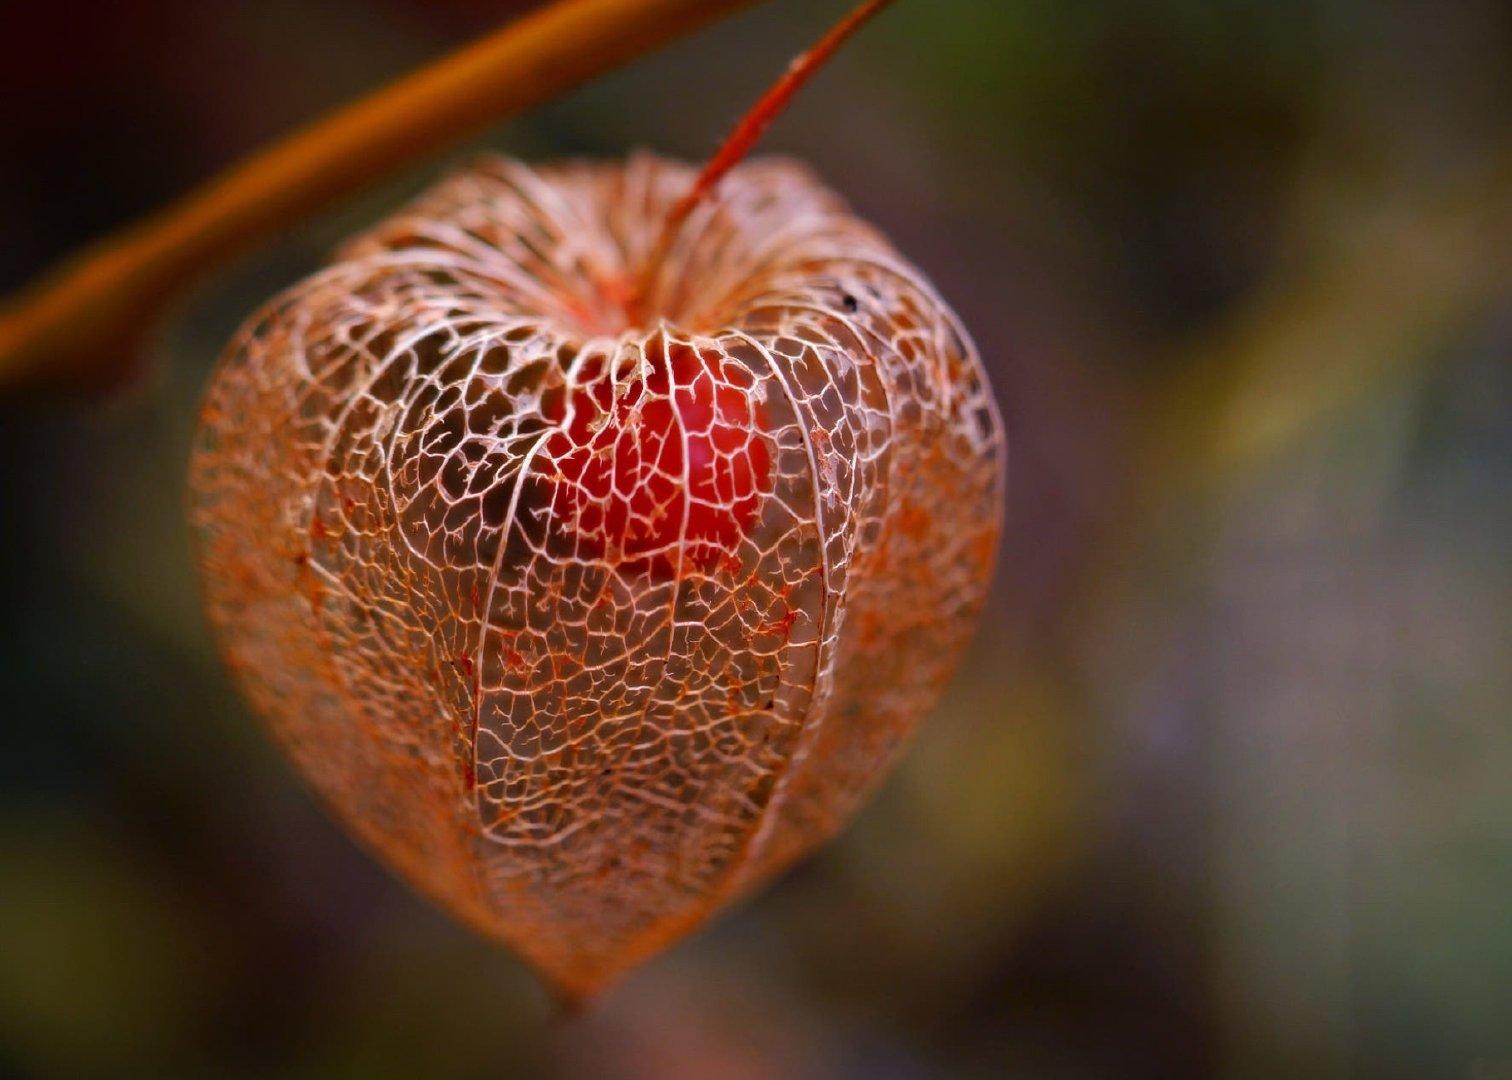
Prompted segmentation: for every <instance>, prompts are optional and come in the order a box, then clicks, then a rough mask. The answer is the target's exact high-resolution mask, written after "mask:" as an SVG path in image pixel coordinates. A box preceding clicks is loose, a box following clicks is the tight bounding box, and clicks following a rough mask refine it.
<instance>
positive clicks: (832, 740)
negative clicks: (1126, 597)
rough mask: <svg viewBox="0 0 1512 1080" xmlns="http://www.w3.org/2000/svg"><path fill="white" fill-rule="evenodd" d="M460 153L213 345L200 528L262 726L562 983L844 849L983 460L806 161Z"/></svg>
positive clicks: (982, 491)
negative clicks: (833, 845) (722, 169)
mask: <svg viewBox="0 0 1512 1080" xmlns="http://www.w3.org/2000/svg"><path fill="white" fill-rule="evenodd" d="M693 179H694V174H693V172H692V170H689V169H688V168H686V167H684V166H682V165H680V164H674V163H671V162H667V161H663V160H660V159H657V158H653V157H650V156H637V157H634V158H632V159H630V160H629V161H628V162H625V163H614V164H569V165H564V166H559V167H553V168H545V169H540V170H532V169H530V168H527V167H525V166H523V165H520V164H516V163H513V162H509V161H504V160H497V159H495V160H488V161H484V162H482V163H481V164H479V165H477V166H476V167H474V168H471V169H468V170H466V171H463V172H461V173H459V174H457V175H455V176H453V177H451V178H450V179H447V180H445V181H444V182H442V183H441V184H439V185H438V186H437V187H436V188H435V189H433V190H432V191H430V192H429V193H428V194H426V195H424V196H422V197H421V198H420V199H419V200H418V201H417V202H416V203H414V204H413V205H412V206H410V207H409V208H408V209H406V210H405V211H403V212H401V213H399V214H398V215H396V216H395V217H393V218H392V219H390V220H388V221H386V222H384V223H382V224H380V225H379V226H378V227H377V228H375V229H373V230H372V231H371V232H369V233H368V234H366V235H364V236H362V237H359V238H358V239H357V240H355V241H354V242H352V243H350V244H349V245H348V246H347V247H346V248H345V250H344V251H342V252H341V253H340V257H339V258H338V259H337V261H336V262H335V263H334V265H332V266H331V267H330V268H328V269H326V270H324V271H323V272H321V273H319V274H317V275H315V276H314V277H312V278H310V279H309V280H307V281H305V282H304V283H303V284H301V285H298V286H296V287H295V288H293V289H292V290H290V291H288V292H287V293H285V294H284V295H282V296H281V297H279V298H278V299H277V300H275V301H274V302H273V303H272V304H271V305H270V306H269V307H267V308H266V309H265V310H264V311H262V312H261V313H260V314H258V315H257V316H256V317H255V318H254V319H252V321H251V322H249V323H248V324H247V325H246V326H245V327H244V328H243V329H242V331H241V332H240V333H239V334H238V336H237V338H236V339H235V341H234V342H233V343H232V345H231V347H230V350H229V352H228V353H227V355H226V356H225V357H224V359H223V360H222V361H221V363H220V365H219V367H218V369H217V370H216V372H215V374H214V376H213V378H212V381H211V383H210V387H209V390H208V393H207V396H206V400H205V404H204V407H203V412H202V416H201V421H200V427H199V432H198V437H197V442H196V447H195V450H194V454H193V460H192V468H191V471H192V476H191V489H192V513H193V521H194V525H195V528H196V531H197V534H198V539H199V544H200V556H201V561H202V571H203V578H204V583H205V591H206V597H207V604H208V608H209V612H210V616H211V620H212V622H213V624H214V626H215V628H216V630H217V632H218V635H219V638H220V642H221V645H222V647H223V649H224V652H225V655H226V657H227V659H228V662H229V664H230V665H231V667H232V668H233V669H234V671H235V672H236V673H237V675H238V678H239V680H240V682H241V685H242V687H243V688H244V690H245V692H246V693H247V695H248V696H249V697H250V699H251V700H252V702H253V704H254V705H255V707H256V708H257V710H258V711H259V712H260V713H261V714H263V715H264V716H265V717H266V718H267V719H268V721H269V722H270V724H271V725H272V727H273V729H274V731H275V733H276V735H277V737H278V739H279V741H280V742H281V743H282V744H283V746H284V747H285V748H286V749H287V751H288V753H289V754H290V756H291V757H292V758H293V760H294V761H295V762H296V764H297V765H298V766H299V768H300V769H301V770H302V771H303V772H304V774H305V775H306V776H307V777H308V778H309V780H310V781H311V783H312V784H313V785H314V786H315V788H316V789H317V790H318V791H319V792H320V793H321V795H322V796H323V797H324V798H325V799H326V801H327V802H329V804H330V805H331V806H332V807H333V808H334V809H335V810H336V812H337V813H338V814H339V815H340V816H341V818H342V819H343V820H344V821H345V822H346V823H347V824H348V825H349V826H350V827H351V828H352V829H353V830H354V831H355V832H356V833H357V834H358V835H359V836H361V837H362V838H363V839H364V840H365V841H366V842H367V843H368V844H369V845H370V846H371V847H372V848H373V849H375V850H376V851H377V852H378V853H379V854H380V855H381V856H382V857H383V858H385V859H386V860H387V861H388V862H389V863H391V864H392V865H393V866H395V867H396V868H397V869H398V870H399V871H400V872H401V873H402V874H403V875H404V876H405V877H407V878H408V879H409V880H410V881H411V882H412V883H413V884H415V885H416V886H417V887H418V888H420V889H421V890H423V891H424V892H426V893H428V894H429V895H430V896H432V897H434V898H435V899H436V900H438V901H439V902H441V903H442V904H444V905H445V906H446V907H447V908H449V909H450V910H452V911H453V912H455V913H456V914H458V915H459V916H461V917H462V918H464V919H465V920H467V921H468V922H469V923H471V924H472V925H474V926H476V927H477V928H478V929H480V930H481V931H483V932H484V933H486V934H488V935H490V936H492V937H495V938H497V939H500V940H502V941H504V942H507V943H508V944H509V945H510V946H512V947H513V948H514V949H515V950H517V951H518V952H520V953H521V954H523V955H524V956H525V957H527V958H528V959H529V960H530V961H532V962H533V963H534V964H535V965H536V966H537V967H538V968H539V969H541V970H542V971H543V972H544V973H545V974H546V975H547V976H548V977H550V978H551V979H552V980H553V981H554V982H555V983H557V984H558V985H559V986H560V987H561V988H563V990H564V991H565V992H567V993H569V994H574V995H581V994H586V993H589V992H591V991H592V990H594V989H595V988H597V987H598V986H600V985H602V984H603V982H604V981H605V980H606V979H608V978H610V977H612V976H613V975H615V974H616V973H618V972H620V971H622V970H624V969H625V968H627V967H629V966H630V965H632V964H634V963H636V962H638V961H639V960H641V959H643V958H645V957H646V956H647V955H649V954H651V953H653V952H654V951H656V950H658V949H660V948H662V947H663V946H665V945H666V944H667V943H668V942H669V941H671V940H673V939H674V938H676V937H678V936H679V935H681V934H684V933H686V932H687V931H688V930H690V929H691V928H692V927H694V926H696V925H697V924H699V923H700V922H701V921H703V920H704V919H705V918H706V917H707V916H708V915H709V914H710V913H711V912H712V911H714V910H715V909H717V908H718V907H720V906H721V905H723V904H724V903H726V902H728V901H730V900H731V899H732V898H735V897H737V896H739V895H740V894H742V893H743V892H746V891H747V890H749V889H750V888H751V887H753V886H754V885H756V884H758V883H759V882H761V881H763V880H764V879H766V878H769V877H770V876H771V875H772V874H774V873H776V872H777V871H779V870H781V869H782V868H783V867H784V866H786V865H788V864H789V863H791V862H792V861H793V860H794V859H795V858H797V857H798V856H800V855H802V854H803V853H805V852H806V851H808V850H810V849H812V848H813V847H814V846H815V845H816V844H818V843H820V842H822V841H823V840H825V839H826V838H828V837H829V836H831V835H832V834H833V833H834V832H835V831H836V830H837V829H838V828H839V827H840V826H841V825H842V824H843V823H844V822H845V821H846V820H847V818H848V817H849V816H850V815H851V814H852V812H853V811H854V810H855V808H856V806H857V804H858V802H859V801H860V800H861V799H862V798H863V797H864V796H865V794H866V793H867V792H868V791H869V790H870V789H871V788H872V787H873V785H874V784H875V783H876V782H877V781H878V780H879V779H880V778H881V777H882V776H883V775H884V774H885V772H886V771H887V769H888V768H889V766H890V765H891V763H892V762H893V760H894V758H895V756H896V752H897V750H898V747H899V745H900V743H901V742H902V741H903V739H904V738H905V736H906V735H907V734H908V733H909V731H910V730H911V729H912V727H913V726H914V724H915V722H916V721H917V720H918V719H919V718H920V717H921V716H922V715H923V714H924V713H925V712H926V711H927V710H928V709H929V708H930V707H931V705H932V704H933V703H934V701H935V700H936V698H937V696H938V694H939V693H940V691H941V688H942V686H943V684H944V683H945V681H946V679H947V678H948V676H949V674H950V672H951V671H952V669H953V667H954V665H955V663H956V660H957V658H958V656H959V654H960V652H961V649H962V647H963V645H964V643H965V641H966V639H967V637H968V636H969V634H970V632H971V630H972V628H973V625H974V622H975V619H976V615H977V613H978V610H979V609H980V607H981V604H982V601H983V594H984V591H985V588H986V585H987V581H988V577H989V573H990V569H991V566H992V563H993V556H994V550H995V546H996V541H997V537H998V530H999V519H1000V505H1001V498H1002V484H1003V454H1002V434H1001V429H1000V425H999V421H998V418H997V414H996V412H995V409H994V406H993V402H992V399H991V397H990V394H989V391H988V389H987V386H986V384H985V381H984V377H983V372H982V368H981V365H980V363H979V361H978V358H977V355H976V353H975V350H974V348H973V346H972V344H971V342H970V340H969V339H968V338H967V336H966V334H965V333H964V331H963V330H962V328H961V327H960V325H959V324H958V322H957V321H956V319H955V317H954V316H953V315H952V313H951V312H950V310H949V309H948V308H947V307H946V306H945V304H944V303H943V301H941V299H940V298H939V297H938V296H937V295H936V293H935V291H934V290H933V289H932V288H931V286H930V285H929V284H928V282H927V281H926V280H925V279H924V278H923V276H922V275H921V274H920V273H919V272H918V271H917V270H916V269H914V268H913V267H912V266H910V265H909V264H908V263H906V262H905V261H903V260H902V259H901V258H900V257H899V255H898V254H897V253H896V252H895V251H894V250H893V248H892V247H891V245H890V244H889V243H888V242H887V240H886V239H884V238H883V237H882V236H881V235H880V234H879V233H878V232H877V231H876V230H874V229H872V228H870V227H869V226H867V225H865V224H863V223H862V222H860V221H858V220H856V219H855V218H854V217H852V216H851V215H850V214H849V213H848V212H847V211H846V209H845V207H844V206H843V204H842V203H841V201H840V200H839V199H838V198H837V197H836V196H835V195H833V194H831V193H830V192H829V191H828V190H826V189H825V188H824V187H822V186H821V185H820V184H819V183H818V182H816V181H815V180H814V179H813V177H812V176H811V175H810V174H809V173H808V172H806V171H805V170H804V169H802V168H801V167H799V166H797V165H794V164H791V163H786V162H774V161H761V162H755V163H751V164H747V165H744V166H741V167H739V168H737V169H736V170H735V171H734V172H732V173H730V175H729V176H728V177H727V178H726V179H725V180H724V182H723V183H722V184H721V185H720V187H719V189H718V192H717V195H716V196H715V197H711V198H709V199H707V200H705V201H704V202H703V203H701V204H700V205H699V206H698V207H697V208H696V209H694V211H693V213H692V215H691V217H690V218H689V219H688V221H687V223H686V225H685V227H683V228H682V229H681V230H680V232H679V233H678V236H677V240H676V242H675V243H674V244H673V245H672V246H671V247H670V248H669V249H668V250H667V251H666V253H665V258H664V259H662V260H661V261H660V263H659V264H657V265H656V267H655V269H654V276H653V277H652V278H651V279H650V282H649V288H648V289H646V290H644V291H643V295H642V294H641V292H639V291H638V290H637V288H636V282H637V281H638V280H639V279H640V276H641V275H642V274H643V273H644V272H646V266H647V262H648V260H651V259H652V254H653V250H654V249H655V246H656V241H657V237H658V233H659V230H660V227H661V225H662V223H663V222H664V221H665V220H666V218H667V215H668V212H669V210H670V209H671V207H672V206H673V204H674V203H675V202H676V201H677V199H678V197H679V196H681V195H683V194H684V193H686V192H687V191H688V189H689V187H690V185H691V184H692V182H693Z"/></svg>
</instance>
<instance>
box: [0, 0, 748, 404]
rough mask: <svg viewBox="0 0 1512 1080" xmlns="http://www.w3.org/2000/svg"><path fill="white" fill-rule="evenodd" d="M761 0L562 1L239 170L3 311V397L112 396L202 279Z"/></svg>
mask: <svg viewBox="0 0 1512 1080" xmlns="http://www.w3.org/2000/svg"><path fill="white" fill-rule="evenodd" d="M753 2H754V0H557V2H555V3H552V4H550V5H548V6H547V7H546V8H544V9H543V10H541V11H539V12H535V13H533V14H531V15H527V16H526V17H524V18H523V19H520V20H519V21H517V22H515V23H513V24H511V25H509V26H507V27H505V28H504V29H502V30H500V31H498V32H497V33H494V34H492V35H490V36H489V37H486V38H484V39H483V40H481V41H478V42H476V43H474V44H472V45H470V46H467V47H465V48H463V49H462V50H460V51H459V52H457V53H454V54H453V55H451V56H449V57H447V58H445V59H443V60H441V61H439V62H437V63H435V64H433V65H431V66H430V67H427V68H424V69H423V70H421V71H419V72H416V73H415V74H413V75H410V76H408V77H406V78H404V79H401V80H400V81H398V82H396V83H394V84H392V85H390V86H388V87H385V88H384V89H382V90H379V91H377V92H376V93H374V94H373V95H371V96H369V97H367V98H364V99H362V100H361V101H358V102H356V103H355V104H353V105H350V106H347V107H346V108H344V109H342V110H340V111H339V112H337V113H335V114H334V115H332V116H330V117H328V118H326V119H324V120H321V121H318V122H316V123H314V124H312V125H311V126H309V127H307V128H304V129H302V130H300V131H298V132H296V133H295V134H293V135H291V136H289V137H288V138H285V139H284V140H282V141H280V142H277V143H275V144H274V145H272V146H271V147H269V148H267V149H266V150H263V151H261V152H260V153H257V154H255V155H254V156H252V157H251V158H249V159H247V160H246V161H244V162H242V163H241V164H239V165H237V166H234V167H233V168H231V169H230V170H228V171H226V172H224V173H222V174H221V175H220V176H218V177H216V178H215V179H213V180H211V181H210V182H209V183H208V184H206V185H205V186H204V187H203V188H201V189H200V190H198V191H197V192H195V193H193V194H191V195H189V196H188V197H186V198H184V199H182V200H181V201H179V202H177V203H175V204H173V205H172V206H170V207H168V208H167V209H165V210H163V211H161V212H159V213H158V214H156V215H154V216H152V217H150V218H148V219H146V220H144V221H142V222H140V223H138V224H136V225H134V226H132V227H131V228H128V229H126V230H124V231H122V232H119V233H116V234H115V235H113V236H110V237H107V238H106V239H104V240H102V241H99V242H97V243H96V244H94V245H93V246H91V247H89V248H87V249H85V250H84V251H82V252H81V253H79V254H78V255H76V256H74V257H73V258H72V259H70V260H69V261H67V262H65V263H64V264H63V265H61V266H59V267H57V268H55V269H53V270H52V271H50V272H49V273H48V274H46V275H45V276H44V277H43V278H41V279H40V280H39V281H37V282H36V283H34V284H33V285H31V286H30V287H29V288H27V289H25V290H23V291H22V292H21V293H20V294H18V295H17V296H15V297H13V298H11V299H10V300H9V302H8V303H7V304H6V305H5V306H4V307H3V308H0V391H4V390H11V389H16V388H18V387H27V386H37V385H48V384H51V385H69V386H78V385H89V386H94V387H100V386H109V385H112V384H114V383H116V382H118V381H119V380H120V379H121V377H122V376H123V375H124V374H125V373H126V372H127V371H129V370H130V367H131V361H132V359H133V355H134V354H135V353H136V351H137V349H138V346H139V344H140V341H141V338H142V336H143V334H144V333H145V332H146V331H147V330H148V329H149V328H150V327H151V325H152V323H153V322H154V320H155V319H156V318H157V317H158V315H160V314H161V312H162V311H163V309H164V307H165V306H166V305H167V304H168V303H169V302H170V301H171V300H172V299H173V298H174V297H175V296H176V295H177V294H178V293H179V291H180V290H181V289H182V288H183V287H184V286H185V285H187V284H188V283H189V282H191V281H192V280H193V279H194V278H195V277H196V276H197V275H198V274H200V273H202V272H203V271H205V270H207V269H209V268H210V267H212V266H214V265H215V264H217V263H218V262H221V261H222V260H224V259H226V258H227V257H228V256H230V255H232V254H234V253H235V252H237V251H239V250H241V249H243V248H245V247H247V246H248V245H250V244H251V243H253V242H254V241H256V240H258V239H259V238H261V237H264V236H267V235H268V234H269V233H271V232H273V231H275V230H276V229H278V228H279V227H280V226H285V225H288V224H290V223H292V222H296V221H298V220H300V219H301V218H302V217H304V216H305V215H307V214H309V213H310V212H312V211H313V210H315V209H317V208H319V207H321V206H323V205H325V204H327V203H329V202H330V201H332V200H334V199H336V198H337V197H339V196H341V195H345V194H347V193H349V192H351V191H353V190H355V189H357V188H359V187H361V186H362V185H363V184H365V183H367V182H369V181H371V180H373V179H376V178H378V177H381V176H383V175H384V174H386V173H388V172H391V171H392V170H393V169H395V168H397V167H398V166H400V165H403V164H404V163H406V162H409V161H413V160H415V159H416V158H419V157H422V156H423V155H425V154H427V153H431V152H433V151H436V150H439V149H441V148H443V147H445V146H447V145H449V144H451V143H452V142H454V141H456V140H457V139H459V138H462V137H464V136H466V135H469V134H472V133H473V132H475V131H477V130H478V129H480V128H482V127H485V126H486V125H488V124H491V123H497V122H498V121H500V120H502V119H504V118H506V117H509V116H513V115H516V114H518V113H520V112H522V111H524V110H525V109H527V108H529V107H531V106H533V105H537V104H540V103H542V102H544V101H548V100H550V99H551V98H553V97H555V96H557V95H559V94H561V93H563V92H564V91H566V90H568V89H570V88H571V87H573V86H576V85H578V84H580V83H582V82H585V81H587V80H588V79H591V78H593V77H594V76H595V75H599V74H601V73H603V72H605V71H608V70H610V69H611V68H614V67H616V66H618V65H620V64H623V63H626V62H628V61H630V60H632V59H634V58H635V57H637V56H639V55H641V54H643V53H646V52H649V51H650V50H652V49H654V48H656V47H657V46H659V45H662V44H664V43H666V42H668V41H670V40H672V39H673V38H675V37H678V36H680V35H682V34H686V33H688V32H690V31H692V30H695V29H697V28H698V27H700V26H703V25H705V24H707V23H709V22H711V21H713V20H714V19H716V18H718V17H720V16H722V15H727V14H729V13H731V12H733V11H734V10H736V9H737V8H741V7H744V6H747V5H748V4H750V3H753Z"/></svg>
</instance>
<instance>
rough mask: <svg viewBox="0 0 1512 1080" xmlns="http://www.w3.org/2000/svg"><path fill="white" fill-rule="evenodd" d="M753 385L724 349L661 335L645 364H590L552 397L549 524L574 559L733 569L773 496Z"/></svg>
mask: <svg viewBox="0 0 1512 1080" xmlns="http://www.w3.org/2000/svg"><path fill="white" fill-rule="evenodd" d="M754 388H755V379H754V378H753V377H752V375H751V373H750V372H749V371H748V370H746V369H745V368H744V367H743V366H741V365H739V364H738V363H736V362H734V361H732V360H730V359H729V358H727V357H726V356H724V355H722V354H721V353H719V352H717V351H714V350H703V351H700V350H697V349H694V348H693V347H691V346H689V345H685V344H681V343H676V342H668V341H667V340H666V339H665V338H664V337H660V336H658V337H656V338H654V339H652V340H651V341H650V342H648V343H647V344H646V347H645V353H644V359H642V358H640V357H636V358H634V359H626V360H623V361H620V362H617V363H615V362H609V361H607V360H605V359H602V358H597V357H596V358H593V359H591V360H589V361H587V362H586V363H585V365H584V368H583V371H582V372H581V374H580V376H579V378H578V380H577V384H576V386H575V388H573V389H571V390H570V391H567V392H562V391H558V392H555V393H551V394H548V395H547V397H546V399H545V400H544V401H543V403H542V410H543V415H544V417H545V419H547V420H548V421H551V422H553V423H557V424H559V425H561V427H560V428H559V429H558V430H557V431H555V432H553V433H552V434H551V435H549V436H547V438H546V442H545V444H544V446H543V447H542V455H541V462H542V470H543V472H544V474H545V476H546V478H547V482H548V484H549V485H550V490H551V496H550V499H551V502H550V508H551V515H552V519H553V521H554V522H555V523H556V526H557V528H558V529H559V530H561V531H562V532H563V533H565V534H566V535H568V536H570V537H571V538H572V539H573V540H574V542H575V544H576V550H577V553H578V554H579V555H580V556H588V557H593V558H607V559H609V560H611V561H613V562H615V563H616V564H617V565H618V566H619V567H620V568H621V569H622V570H623V571H625V572H637V571H641V570H649V571H650V572H651V573H652V574H653V575H656V576H659V577H673V576H681V575H683V574H686V573H688V572H690V571H698V572H703V573H710V572H712V571H713V570H714V569H715V568H716V567H718V566H719V565H720V563H721V562H725V561H727V560H734V561H736V562H738V559H739V547H740V543H741V541H742V540H744V539H745V538H746V537H747V536H749V535H750V532H751V530H752V528H753V527H754V525H755V523H756V520H757V517H758V514H759V510H760V504H761V497H762V496H763V495H765V494H767V493H769V492H770V491H771V490H772V456H771V451H770V450H769V449H768V446H767V437H768V435H767V433H768V422H767V416H766V410H765V408H764V407H763V405H762V403H761V402H760V401H759V400H757V399H756V396H755V394H754ZM569 406H570V408H569Z"/></svg>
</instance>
